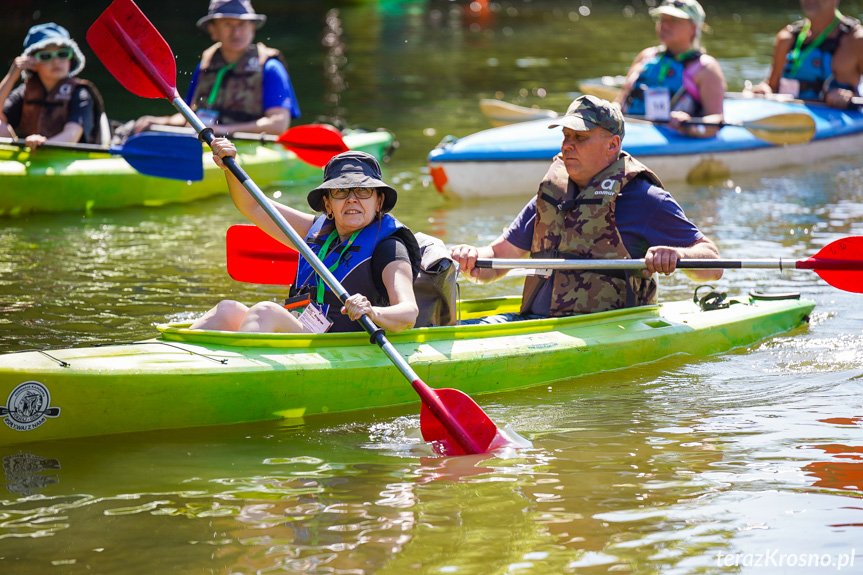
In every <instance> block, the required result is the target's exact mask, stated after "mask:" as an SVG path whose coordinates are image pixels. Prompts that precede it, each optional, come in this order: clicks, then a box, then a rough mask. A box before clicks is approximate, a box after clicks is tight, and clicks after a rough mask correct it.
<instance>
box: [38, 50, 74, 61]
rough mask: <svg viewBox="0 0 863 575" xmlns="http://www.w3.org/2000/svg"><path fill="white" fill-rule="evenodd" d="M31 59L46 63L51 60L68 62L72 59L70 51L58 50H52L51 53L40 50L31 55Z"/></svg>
mask: <svg viewBox="0 0 863 575" xmlns="http://www.w3.org/2000/svg"><path fill="white" fill-rule="evenodd" d="M33 57H34V58H36V59H37V60H38V61H40V62H48V61H49V60H51V59H53V58H57V59H58V60H69V59H70V58H71V57H72V49H71V48H60V49H59V50H54V51H53V52H51V51H50V50H42V51H41V52H36V53H35V54H33Z"/></svg>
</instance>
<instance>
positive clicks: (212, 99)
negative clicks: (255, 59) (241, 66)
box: [207, 62, 237, 107]
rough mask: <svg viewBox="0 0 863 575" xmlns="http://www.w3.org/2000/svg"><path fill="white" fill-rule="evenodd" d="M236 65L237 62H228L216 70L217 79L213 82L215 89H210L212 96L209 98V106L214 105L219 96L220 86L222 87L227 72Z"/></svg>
mask: <svg viewBox="0 0 863 575" xmlns="http://www.w3.org/2000/svg"><path fill="white" fill-rule="evenodd" d="M236 65H237V63H236V62H234V63H233V64H228V65H227V66H225V67H223V68H220V69H219V71H218V72H216V81H215V82H213V89H212V90H210V96H209V97H208V98H207V107H212V106H213V104H215V103H216V98H218V96H219V88H221V87H222V79H223V78H224V77H225V74H226V73H228V72H230V71H231V70H233V69H234V67H235V66H236Z"/></svg>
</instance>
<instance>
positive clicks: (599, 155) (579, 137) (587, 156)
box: [560, 127, 620, 187]
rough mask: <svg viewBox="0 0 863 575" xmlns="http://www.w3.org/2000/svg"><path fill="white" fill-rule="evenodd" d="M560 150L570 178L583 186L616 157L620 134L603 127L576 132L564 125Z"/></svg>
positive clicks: (618, 150)
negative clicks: (616, 134)
mask: <svg viewBox="0 0 863 575" xmlns="http://www.w3.org/2000/svg"><path fill="white" fill-rule="evenodd" d="M560 151H561V153H562V154H563V163H564V165H565V166H566V172H567V173H568V174H569V177H570V179H571V180H572V181H573V182H575V183H576V184H578V186H579V187H584V186H586V185H587V184H589V183H590V180H592V179H593V176H595V175H596V174H598V173H599V172H601V171H602V170H604V169H605V168H607V167H608V166H609V165H611V163H612V162H613V161H614V160H615V159H617V155H618V153H619V152H620V136H615V135H613V134H612V133H611V132H609V131H608V130H606V129H605V128H594V129H592V130H589V131H586V132H577V131H575V130H573V129H571V128H566V127H564V128H563V144H562V145H561V147H560Z"/></svg>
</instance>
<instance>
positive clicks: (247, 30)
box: [134, 0, 300, 135]
mask: <svg viewBox="0 0 863 575" xmlns="http://www.w3.org/2000/svg"><path fill="white" fill-rule="evenodd" d="M266 21H267V17H266V16H265V15H263V14H258V13H256V12H255V9H254V8H252V4H251V2H250V1H249V0H211V1H210V7H209V10H208V11H207V15H206V16H203V17H202V18H200V19H199V20H198V22H197V27H198V29H200V30H201V31H202V32H205V33H208V34H209V35H210V38H211V39H212V40H213V42H214V44H213V45H212V46H210V47H209V48H207V49H206V50H205V51H204V53H203V55H202V56H201V61H200V62H199V63H198V66H197V67H196V68H195V71H194V72H193V74H192V80H191V83H190V84H189V89H188V91H187V93H186V98H185V99H186V103H187V104H189V106H191V107H192V109H193V110H195V111H196V113H197V114H198V117H199V118H201V120H202V121H203V122H204V123H205V124H207V125H208V126H210V127H212V128H213V130H214V131H215V133H216V134H218V135H225V134H232V133H234V132H252V133H264V134H272V135H279V134H281V133H282V132H284V131H285V130H287V129H288V127H289V126H290V125H291V119H292V118H297V117H299V116H300V107H299V104H298V103H297V97H296V95H295V94H294V88H293V86H292V84H291V78H290V76H289V75H288V69H287V66H286V65H285V61H284V58H283V57H282V54H281V52H279V51H278V50H276V49H274V48H270V47H268V46H265V45H264V44H262V43H260V42H259V43H255V31H256V30H258V29H260V28H261V26H263V25H264V23H265V22H266ZM185 123H186V122H185V119H184V118H183V117H182V115H180V114H174V115H173V116H143V117H141V118H139V119H138V120H137V121H136V122H135V126H134V132H135V133H138V132H141V131H144V130H146V129H148V128H149V127H150V126H152V125H153V124H168V125H173V126H183V125H185Z"/></svg>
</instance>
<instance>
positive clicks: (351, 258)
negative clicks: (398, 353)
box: [191, 138, 420, 333]
mask: <svg viewBox="0 0 863 575" xmlns="http://www.w3.org/2000/svg"><path fill="white" fill-rule="evenodd" d="M211 147H212V149H213V159H214V161H215V162H216V164H217V165H219V166H220V167H221V168H222V169H223V170H226V167H225V165H224V162H223V161H222V157H225V156H230V157H235V156H236V153H237V151H236V148H235V147H234V145H233V144H232V143H231V142H230V141H229V140H227V139H225V138H217V139H215V140H214V141H213V143H212V144H211ZM225 173H226V177H227V180H228V189H229V190H230V192H231V198H232V199H233V201H234V204H235V205H236V206H237V208H238V209H239V210H240V212H242V213H243V215H245V216H246V217H247V218H248V219H249V220H251V221H252V222H253V223H254V224H256V225H257V226H258V227H259V228H261V229H262V230H264V231H265V232H267V233H268V234H269V235H271V236H272V237H274V238H276V239H277V240H279V241H280V242H282V243H284V244H286V245H288V246H291V247H294V246H293V245H292V244H291V241H290V240H289V239H288V237H287V236H286V235H285V234H284V233H283V232H282V231H281V230H279V228H278V227H277V226H276V225H275V223H274V222H273V220H272V219H271V218H270V216H269V215H268V214H267V213H266V212H265V211H264V209H263V208H262V207H261V206H260V205H259V204H258V203H257V202H256V201H255V199H254V198H253V197H252V196H251V194H249V193H248V191H247V190H246V188H245V187H243V185H242V184H241V183H240V182H239V181H238V180H237V179H236V178H235V177H234V176H233V175H232V174H231V173H230V172H228V171H227V170H226V172H225ZM306 199H307V201H308V203H309V206H310V207H311V208H312V209H313V210H314V211H316V212H319V215H313V214H307V213H305V212H302V211H300V210H297V209H294V208H292V207H290V206H286V205H284V204H280V203H278V202H272V204H273V206H274V207H275V208H276V210H278V211H279V212H280V213H281V214H282V215H283V216H284V217H285V219H286V220H287V221H288V223H289V224H290V225H291V227H293V228H294V230H296V232H297V233H298V234H299V235H301V236H303V237H304V238H305V241H306V243H307V244H308V245H309V247H310V248H311V250H312V251H313V252H315V253H316V254H317V255H318V256H319V257H320V258H321V260H322V261H323V263H324V265H325V266H326V267H327V268H328V269H329V270H330V271H331V272H332V273H333V275H334V276H335V277H336V279H338V280H339V282H340V283H341V284H342V286H343V287H344V288H345V289H346V290H347V292H348V293H350V294H353V295H351V296H350V297H349V298H347V300H346V301H345V302H344V304H343V303H342V302H341V301H339V298H338V297H337V296H336V295H335V294H334V293H333V292H332V290H330V288H329V287H327V286H326V285H325V284H324V282H323V281H322V280H321V279H320V278H319V277H318V275H317V274H316V273H315V272H314V269H313V268H312V266H311V264H309V263H308V262H307V261H305V260H304V259H303V257H302V256H300V261H299V265H298V267H297V276H296V280H295V281H294V284H293V285H292V286H291V290H290V298H289V299H288V300H287V301H286V302H285V305H284V306H282V305H279V304H276V303H273V302H260V303H257V304H255V305H253V306H251V307H247V306H246V305H245V304H242V303H240V302H237V301H232V300H224V301H221V302H219V303H218V304H217V305H216V306H215V307H214V308H212V309H211V310H209V311H208V312H206V313H205V314H204V315H203V316H202V317H201V318H200V319H198V320H197V321H195V322H194V323H193V324H192V326H191V328H192V329H217V330H223V331H251V332H294V333H299V332H304V331H316V332H319V331H330V332H349V331H362V328H361V327H360V325H359V324H358V323H356V321H355V320H357V319H358V318H359V317H360V316H362V315H367V316H368V317H369V318H370V319H371V320H372V321H373V322H375V324H377V325H378V326H380V327H382V328H384V329H386V330H388V331H393V332H399V331H403V330H405V329H408V328H411V327H413V326H414V323H415V322H416V320H417V315H418V313H419V309H418V306H417V301H416V297H415V295H414V288H413V283H414V280H415V278H416V276H417V274H418V272H419V269H420V249H419V245H418V244H417V240H416V238H415V237H414V235H413V233H411V231H410V230H409V229H408V228H407V227H405V226H404V225H403V224H401V223H400V222H399V221H398V220H396V219H395V218H394V217H392V216H391V215H390V214H389V211H390V210H392V208H393V207H394V206H395V204H396V200H397V199H398V194H397V193H396V191H395V189H393V188H392V187H391V186H390V185H388V184H387V183H385V182H384V181H383V179H382V176H381V168H380V165H379V164H378V162H377V160H376V159H375V158H374V156H372V155H370V154H367V153H365V152H360V151H353V150H352V151H347V152H343V153H341V154H338V155H336V156H334V157H333V158H332V159H331V160H330V161H329V163H327V165H326V166H325V167H324V181H323V183H322V184H321V185H320V186H318V187H316V188H315V189H313V190H312V191H310V192H309V193H308V196H307V198H306ZM296 307H302V308H303V312H302V314H301V315H300V316H299V318H298V317H297V315H296V313H295V312H294V311H290V310H291V309H293V308H296ZM309 318H317V321H308V320H309ZM313 324H317V325H319V326H322V327H319V328H313V327H311V326H312V325H313Z"/></svg>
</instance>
